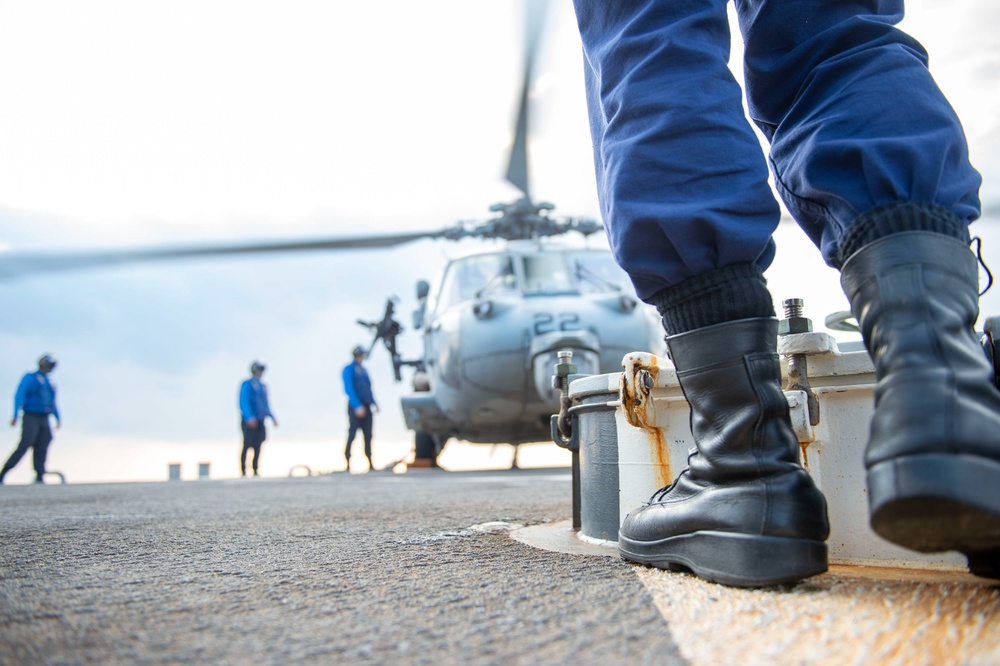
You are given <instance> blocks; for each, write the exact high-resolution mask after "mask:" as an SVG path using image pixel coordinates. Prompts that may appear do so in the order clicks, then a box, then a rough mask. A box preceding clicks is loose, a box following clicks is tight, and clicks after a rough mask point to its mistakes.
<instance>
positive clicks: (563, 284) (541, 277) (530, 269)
mask: <svg viewBox="0 0 1000 666" xmlns="http://www.w3.org/2000/svg"><path fill="white" fill-rule="evenodd" d="M570 291H576V286H575V285H574V284H573V278H572V275H571V274H570V270H569V266H568V264H567V263H566V256H565V255H564V254H563V253H562V252H546V253H544V254H528V255H525V256H524V292H525V293H526V294H532V293H535V294H537V293H545V294H553V293H556V294H558V293H565V292H570Z"/></svg>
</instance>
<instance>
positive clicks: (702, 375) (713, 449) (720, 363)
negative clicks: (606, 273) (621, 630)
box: [618, 317, 830, 587]
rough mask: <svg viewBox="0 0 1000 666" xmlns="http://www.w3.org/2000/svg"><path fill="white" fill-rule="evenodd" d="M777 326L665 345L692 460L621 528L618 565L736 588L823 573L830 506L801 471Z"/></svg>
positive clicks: (716, 331)
mask: <svg viewBox="0 0 1000 666" xmlns="http://www.w3.org/2000/svg"><path fill="white" fill-rule="evenodd" d="M777 325H778V324H777V320H776V319H774V318H770V317H769V318H755V319H741V320H738V321H732V322H727V323H724V324H717V325H714V326H708V327H705V328H700V329H696V330H693V331H689V332H687V333H682V334H680V335H675V336H671V337H668V338H667V344H668V345H669V347H670V356H671V358H672V359H673V362H674V366H675V367H676V368H677V377H678V380H679V381H680V385H681V389H682V390H683V392H684V396H685V397H686V398H687V401H688V403H689V404H690V406H691V432H692V434H693V435H694V440H695V445H696V448H697V451H694V452H692V454H691V456H690V457H689V458H688V468H687V469H685V470H684V471H683V472H681V474H680V475H679V476H678V477H677V479H676V480H675V481H674V483H673V484H671V485H670V486H667V487H666V488H663V489H662V490H660V491H659V492H657V493H656V494H655V495H653V497H652V498H651V499H650V501H649V503H648V504H646V505H645V506H643V507H641V508H639V509H637V510H635V511H633V512H632V513H630V514H629V515H628V517H627V518H626V519H625V522H624V523H623V524H622V527H621V531H620V534H619V540H618V544H619V546H618V547H619V552H620V553H621V555H622V557H624V558H625V559H627V560H631V561H633V562H639V563H642V564H649V565H652V566H655V567H659V568H661V569H674V568H680V567H682V568H687V569H690V570H692V571H693V572H694V573H695V574H697V575H698V576H700V577H702V578H705V579H707V580H711V581H715V582H719V583H725V584H726V585H736V586H741V587H758V586H764V585H774V584H778V583H788V582H793V581H797V580H800V579H802V578H806V577H808V576H813V575H815V574H819V573H823V572H824V571H826V568H827V549H826V544H825V543H824V541H825V540H826V538H827V536H828V535H829V532H830V528H829V523H828V522H827V515H826V500H825V499H824V498H823V495H822V494H821V493H820V492H819V490H818V489H817V488H816V486H815V484H814V483H813V481H812V478H810V476H809V474H808V473H807V472H806V471H805V470H804V469H803V468H802V467H801V466H800V465H799V462H798V460H799V444H798V440H797V439H796V437H795V433H794V432H793V431H792V426H791V422H790V421H789V417H788V402H787V401H786V399H785V396H784V393H782V390H781V371H780V367H779V364H778V357H777V354H776V353H775V350H776V345H777Z"/></svg>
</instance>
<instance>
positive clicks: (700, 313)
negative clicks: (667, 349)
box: [653, 264, 774, 335]
mask: <svg viewBox="0 0 1000 666" xmlns="http://www.w3.org/2000/svg"><path fill="white" fill-rule="evenodd" d="M653 303H654V304H655V305H656V309H657V310H659V312H660V316H661V317H662V321H663V328H664V330H666V332H667V335H678V334H679V333H685V332H687V331H693V330H695V329H698V328H704V327H706V326H712V325H714V324H721V323H723V322H727V321H735V320H737V319H749V318H752V317H773V316H774V302H773V300H772V299H771V292H770V291H768V289H767V281H766V280H764V274H763V273H762V272H761V270H760V268H758V267H757V266H756V265H755V264H733V265H731V266H724V267H722V268H717V269H715V270H712V271H709V272H707V273H702V274H701V275H696V276H695V277H693V278H690V279H688V280H685V281H684V282H681V283H680V284H678V285H674V286H673V287H667V288H666V289H663V290H661V291H659V292H657V293H656V294H655V295H654V296H653Z"/></svg>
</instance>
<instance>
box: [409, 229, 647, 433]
mask: <svg viewBox="0 0 1000 666" xmlns="http://www.w3.org/2000/svg"><path fill="white" fill-rule="evenodd" d="M627 284H628V283H627V279H626V278H625V276H624V274H623V273H622V272H621V271H620V269H618V268H617V266H615V265H614V262H613V261H612V259H611V255H610V253H609V252H608V251H606V250H581V249H573V248H567V247H563V246H558V245H557V246H553V245H550V244H541V243H538V242H533V241H524V242H518V243H510V244H509V246H508V247H507V249H505V250H503V251H498V252H490V253H484V254H477V255H471V256H469V257H465V258H462V259H456V260H453V261H452V262H451V263H450V264H449V265H448V267H447V269H446V270H445V274H444V278H443V280H442V282H441V283H440V286H439V288H438V290H437V291H436V293H434V294H432V295H431V297H430V298H428V299H427V301H426V302H424V303H422V312H421V314H420V319H421V321H420V324H421V328H422V329H423V342H424V358H423V366H424V374H423V376H422V377H421V381H420V382H419V383H417V382H415V388H416V389H418V390H416V391H415V392H414V394H413V395H410V396H407V397H404V398H403V400H402V407H403V413H404V417H405V419H406V423H407V426H408V427H409V428H411V429H413V430H415V431H418V432H429V433H433V434H435V435H437V436H438V437H439V438H440V439H441V440H442V441H444V440H446V439H447V438H449V437H456V438H458V439H462V440H466V441H469V442H479V443H506V444H521V443H527V442H537V441H543V440H546V439H547V438H548V437H549V417H550V415H551V414H553V413H555V412H557V411H558V409H559V394H558V392H557V391H555V390H554V389H552V387H551V377H552V369H553V367H554V365H555V364H556V362H557V356H556V355H557V353H558V352H559V351H561V350H572V351H573V352H574V356H573V362H574V363H575V364H577V366H578V369H579V372H580V373H585V374H594V373H609V372H614V371H617V370H620V368H621V360H622V357H623V356H624V355H625V354H627V353H629V352H631V351H635V350H644V349H658V348H659V347H660V346H662V344H663V343H662V333H661V332H660V328H659V324H658V322H657V321H656V318H655V316H652V315H651V312H650V309H649V308H648V306H645V305H643V304H641V303H639V302H638V301H637V299H636V298H635V296H634V295H633V294H632V292H631V289H630V288H628V286H627ZM418 384H419V385H418ZM419 389H423V390H419Z"/></svg>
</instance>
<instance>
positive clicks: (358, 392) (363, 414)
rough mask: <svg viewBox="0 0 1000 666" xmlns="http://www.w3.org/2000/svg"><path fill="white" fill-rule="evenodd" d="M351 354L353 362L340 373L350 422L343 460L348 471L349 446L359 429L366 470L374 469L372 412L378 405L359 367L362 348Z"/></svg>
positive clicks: (349, 461)
mask: <svg viewBox="0 0 1000 666" xmlns="http://www.w3.org/2000/svg"><path fill="white" fill-rule="evenodd" d="M351 353H352V354H353V355H354V361H353V362H351V363H348V364H347V365H346V366H345V367H344V371H343V372H342V373H341V376H342V378H343V380H344V392H345V393H347V403H348V404H347V418H348V420H349V422H350V429H349V430H348V432H347V447H346V448H345V449H344V459H345V460H346V463H347V470H348V471H350V469H351V444H353V443H354V437H355V435H357V434H358V429H359V428H360V429H361V434H362V436H363V437H364V439H365V457H366V458H368V468H369V469H374V464H373V463H372V411H373V410H374V411H378V404H377V403H376V402H375V396H373V395H372V380H371V377H369V376H368V371H367V370H365V367H364V366H363V365H361V362H362V361H364V360H365V349H364V347H361V346H360V345H359V346H357V347H355V348H354V349H353V350H352V351H351Z"/></svg>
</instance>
